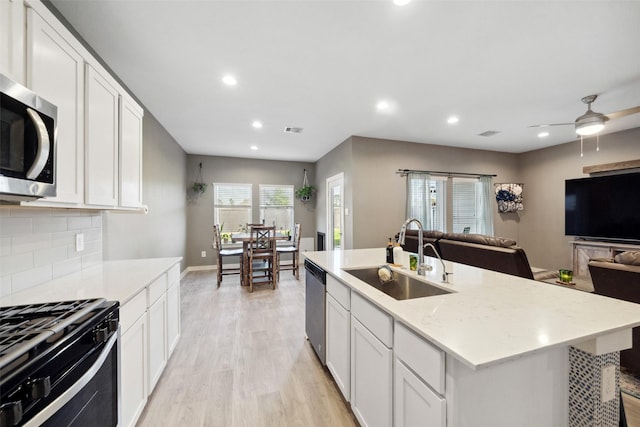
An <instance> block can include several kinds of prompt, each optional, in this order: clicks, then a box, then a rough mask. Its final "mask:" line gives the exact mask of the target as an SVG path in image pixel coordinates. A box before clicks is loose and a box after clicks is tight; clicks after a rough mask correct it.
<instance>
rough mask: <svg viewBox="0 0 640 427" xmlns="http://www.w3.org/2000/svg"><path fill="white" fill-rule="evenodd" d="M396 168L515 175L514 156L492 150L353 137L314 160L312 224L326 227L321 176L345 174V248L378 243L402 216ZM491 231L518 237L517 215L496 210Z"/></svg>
mask: <svg viewBox="0 0 640 427" xmlns="http://www.w3.org/2000/svg"><path fill="white" fill-rule="evenodd" d="M398 169H420V170H435V171H447V172H469V173H479V174H497V175H498V176H497V177H495V178H494V182H511V181H514V180H516V178H517V171H518V156H517V155H514V154H508V153H497V152H492V151H482V150H469V149H462V148H451V147H444V146H439V145H429V144H416V143H411V142H404V141H392V140H383V139H374V138H364V137H358V136H353V137H351V138H349V139H348V140H346V141H345V142H343V143H342V144H341V145H339V146H338V147H336V148H335V149H333V150H332V151H331V152H329V153H328V154H327V155H325V156H324V157H322V158H321V159H320V160H319V161H318V162H317V164H316V175H317V176H318V180H317V184H318V187H319V188H322V189H323V191H321V192H319V193H318V213H317V217H316V223H317V227H318V229H319V230H324V229H325V228H326V206H325V203H324V198H325V197H326V191H325V190H324V185H325V181H326V179H327V178H328V177H330V176H332V175H335V174H336V173H339V172H344V174H345V193H346V199H345V206H346V207H348V208H349V213H350V215H349V216H348V217H346V218H345V223H346V224H345V234H346V236H345V248H346V249H350V248H354V249H358V248H369V247H381V246H384V245H385V244H386V242H387V238H388V237H392V236H394V235H395V234H396V233H397V232H398V231H399V230H400V226H401V225H402V222H403V221H404V219H405V203H406V178H402V177H400V175H398V174H396V171H397V170H398ZM494 215H495V217H494V227H495V234H496V235H499V236H503V237H510V238H513V239H516V241H517V239H518V218H517V216H516V215H514V214H507V215H500V214H498V213H497V208H496V210H495V214H494Z"/></svg>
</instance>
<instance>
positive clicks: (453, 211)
mask: <svg viewBox="0 0 640 427" xmlns="http://www.w3.org/2000/svg"><path fill="white" fill-rule="evenodd" d="M408 179H409V180H410V181H409V186H408V188H407V191H408V193H407V198H408V203H407V217H416V218H418V219H419V220H420V221H421V222H422V224H423V227H424V229H425V230H439V231H443V232H453V233H480V234H486V233H489V234H493V231H491V230H492V229H493V227H491V228H489V227H488V225H489V224H488V223H487V221H493V218H492V217H490V218H485V216H486V215H485V209H484V205H485V204H486V203H488V201H484V200H483V197H484V196H483V194H484V192H483V184H482V183H481V182H480V181H479V180H478V179H477V178H459V177H440V176H430V177H428V178H419V177H418V178H415V179H412V178H408ZM449 192H450V194H449Z"/></svg>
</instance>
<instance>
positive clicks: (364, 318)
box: [351, 292, 393, 348]
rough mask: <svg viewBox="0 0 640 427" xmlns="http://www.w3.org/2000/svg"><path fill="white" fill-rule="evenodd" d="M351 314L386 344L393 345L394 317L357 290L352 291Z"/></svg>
mask: <svg viewBox="0 0 640 427" xmlns="http://www.w3.org/2000/svg"><path fill="white" fill-rule="evenodd" d="M351 314H353V316H355V317H356V318H357V319H358V320H359V321H360V323H362V324H363V325H364V326H365V327H366V328H367V329H369V330H370V331H371V332H372V333H373V334H374V335H375V336H376V338H378V339H379V340H380V341H382V343H383V344H384V345H386V346H387V347H389V348H391V347H393V319H392V318H391V316H389V315H388V314H387V313H385V312H384V311H382V310H380V309H379V308H378V307H376V306H374V305H373V304H371V303H370V302H369V301H367V300H365V299H364V298H363V297H361V296H360V295H358V294H357V293H356V292H352V293H351Z"/></svg>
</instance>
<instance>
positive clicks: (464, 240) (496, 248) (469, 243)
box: [402, 230, 558, 280]
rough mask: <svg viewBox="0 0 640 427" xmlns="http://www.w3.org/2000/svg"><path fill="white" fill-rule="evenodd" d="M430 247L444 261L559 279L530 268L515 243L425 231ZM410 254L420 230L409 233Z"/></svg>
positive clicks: (407, 247)
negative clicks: (432, 247)
mask: <svg viewBox="0 0 640 427" xmlns="http://www.w3.org/2000/svg"><path fill="white" fill-rule="evenodd" d="M425 243H431V244H433V245H434V246H435V247H436V248H437V249H438V252H439V253H440V255H441V256H442V258H443V259H445V260H447V261H453V262H458V263H461V264H467V265H472V266H474V267H479V268H484V269H487V270H492V271H497V272H500V273H505V274H511V275H513V276H518V277H524V278H526V279H532V280H548V279H553V278H556V277H557V276H558V274H557V272H555V271H546V270H539V271H538V269H536V271H535V272H534V270H532V269H531V266H530V265H529V260H528V259H527V254H526V253H525V251H524V249H522V248H521V247H519V246H517V245H516V242H515V240H511V239H505V238H503V237H493V236H485V235H482V234H467V233H442V232H440V231H425V232H424V233H423V244H425ZM402 248H403V249H404V250H405V251H407V252H414V253H415V252H417V251H418V230H407V233H406V235H405V244H404V245H403V246H402ZM424 254H425V256H432V257H435V256H436V255H435V254H434V253H433V251H432V250H431V248H425V251H424Z"/></svg>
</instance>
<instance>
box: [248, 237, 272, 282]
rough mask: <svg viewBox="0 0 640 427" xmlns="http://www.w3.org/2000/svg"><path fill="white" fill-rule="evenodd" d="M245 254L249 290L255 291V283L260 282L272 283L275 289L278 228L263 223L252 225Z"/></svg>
mask: <svg viewBox="0 0 640 427" xmlns="http://www.w3.org/2000/svg"><path fill="white" fill-rule="evenodd" d="M245 256H246V268H245V283H246V284H248V285H249V292H253V287H254V285H258V284H270V285H271V287H272V288H273V289H275V288H276V280H277V262H276V261H277V253H276V228H275V227H267V226H263V225H260V226H253V227H251V229H250V238H249V244H248V246H247V253H246V254H245Z"/></svg>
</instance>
